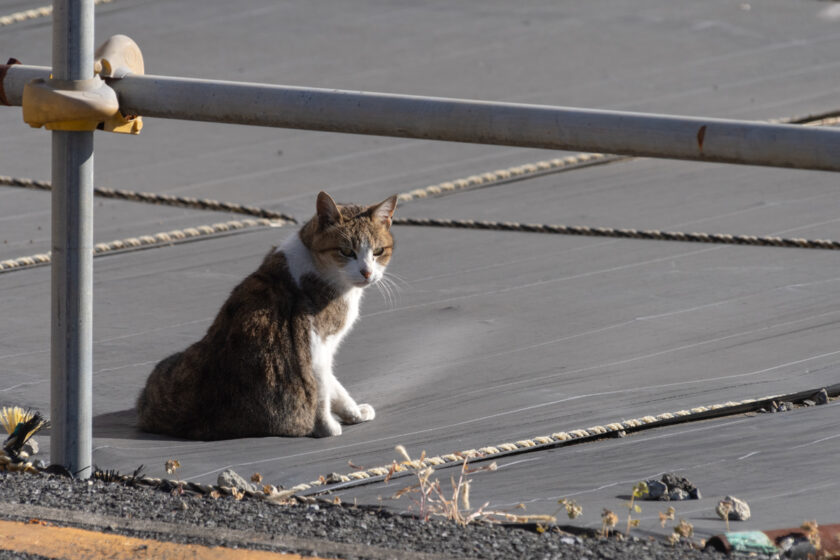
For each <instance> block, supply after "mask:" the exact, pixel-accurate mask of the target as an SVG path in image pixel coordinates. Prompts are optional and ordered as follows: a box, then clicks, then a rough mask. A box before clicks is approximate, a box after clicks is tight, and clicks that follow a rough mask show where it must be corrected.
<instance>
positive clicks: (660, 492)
mask: <svg viewBox="0 0 840 560" xmlns="http://www.w3.org/2000/svg"><path fill="white" fill-rule="evenodd" d="M645 484H647V487H648V493H647V495H646V496H645V499H646V500H667V499H668V486H666V485H665V483H664V482H662V481H660V480H656V479H653V478H652V479H650V480H646V481H645Z"/></svg>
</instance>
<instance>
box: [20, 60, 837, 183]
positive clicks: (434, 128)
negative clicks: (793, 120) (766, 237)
mask: <svg viewBox="0 0 840 560" xmlns="http://www.w3.org/2000/svg"><path fill="white" fill-rule="evenodd" d="M28 68H31V67H28ZM43 70H45V71H46V72H49V69H43ZM26 71H27V67H21V66H14V67H11V68H10V69H9V70H8V72H7V77H6V80H5V82H6V88H7V89H8V90H13V89H14V88H16V87H21V88H22V84H21V83H20V80H19V79H18V78H17V76H16V75H17V74H18V72H20V73H21V74H23V73H24V72H26ZM29 72H30V73H31V70H29ZM110 84H111V86H112V87H113V88H114V90H116V91H117V94H118V95H119V98H120V107H121V108H122V110H123V112H126V113H132V114H139V115H143V116H147V117H160V118H169V119H186V120H197V121H212V122H224V123H236V124H247V125H256V126H273V127H281V128H298V129H306V130H322V131H329V132H345V133H352V134H372V135H378V136H397V137H404V138H419V139H424V140H446V141H453V142H470V143H477V144H496V145H503V146H520V147H530V148H546V149H556V150H576V151H591V152H603V153H612V154H622V155H630V156H648V157H660V158H671V159H684V160H697V161H712V162H721V163H741V164H748V165H766V166H773V167H795V168H803V169H820V170H826V171H840V130H833V129H827V128H811V127H809V128H805V127H802V126H797V125H779V124H767V123H759V122H751V121H736V120H725V119H705V118H698V117H679V116H668V115H654V114H645V113H627V112H618V111H597V110H591V109H575V108H567V107H551V106H544V105H523V104H515V103H496V102H487V101H466V100H460V99H445V98H434V97H418V96H409V95H392V94H383V93H365V92H352V91H341V90H327V89H316V88H302V87H290V86H270V85H263V84H251V83H242V82H224V81H211V80H198V79H188V78H172V77H164V76H150V75H146V76H135V75H129V76H127V77H125V78H123V79H121V80H111V81H110ZM15 94H16V92H15V91H10V92H9V93H7V98H8V99H9V100H10V102H12V104H14V101H13V100H15V99H17V97H15Z"/></svg>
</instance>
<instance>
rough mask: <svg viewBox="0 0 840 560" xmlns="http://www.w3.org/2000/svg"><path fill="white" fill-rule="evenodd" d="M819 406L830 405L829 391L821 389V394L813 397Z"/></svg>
mask: <svg viewBox="0 0 840 560" xmlns="http://www.w3.org/2000/svg"><path fill="white" fill-rule="evenodd" d="M811 398H812V399H814V402H816V403H817V404H828V391H826V390H825V389H820V390H819V392H818V393H817V394H816V395H814V396H813V397H811Z"/></svg>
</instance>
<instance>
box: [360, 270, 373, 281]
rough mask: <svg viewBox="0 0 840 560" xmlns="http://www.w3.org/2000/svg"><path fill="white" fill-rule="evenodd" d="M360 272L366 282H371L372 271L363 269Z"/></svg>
mask: <svg viewBox="0 0 840 560" xmlns="http://www.w3.org/2000/svg"><path fill="white" fill-rule="evenodd" d="M359 272H361V273H362V276H364V277H365V280H370V274H371V272H370V270H367V269H362V270H360V271H359Z"/></svg>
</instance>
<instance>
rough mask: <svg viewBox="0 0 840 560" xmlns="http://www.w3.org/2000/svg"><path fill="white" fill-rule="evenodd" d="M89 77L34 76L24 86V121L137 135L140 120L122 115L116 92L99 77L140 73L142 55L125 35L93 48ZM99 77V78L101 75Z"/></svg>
mask: <svg viewBox="0 0 840 560" xmlns="http://www.w3.org/2000/svg"><path fill="white" fill-rule="evenodd" d="M95 56H96V59H95V63H94V68H95V71H96V72H97V73H98V74H99V75H95V76H94V77H93V78H91V79H89V80H72V81H63V80H56V79H53V78H52V77H51V78H50V79H49V80H44V79H36V80H33V81H31V82H29V83H28V84H26V85H25V86H24V88H23V103H22V106H23V120H24V122H26V123H27V124H28V125H29V126H31V127H33V128H40V127H42V126H43V127H44V128H46V129H47V130H72V131H93V130H104V131H106V132H120V133H124V134H139V133H140V130H141V129H142V128H143V120H142V118H141V117H139V116H136V115H124V114H123V113H122V112H121V111H120V103H119V99H118V98H117V94H116V92H115V91H114V90H113V89H112V88H111V87H110V86H109V85H108V84H107V83H105V81H104V80H103V79H102V77H105V78H109V79H120V78H123V77H125V76H126V75H128V74H130V73H134V74H143V72H144V65H143V55H142V53H141V52H140V48H139V47H138V46H137V44H136V43H135V42H134V41H132V40H131V39H130V38H128V37H126V36H125V35H114V36H113V37H111V38H109V39H108V40H107V41H105V43H103V44H102V45H101V46H100V47H99V48H98V49H97V50H96V54H95ZM100 76H101V77H100Z"/></svg>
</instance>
